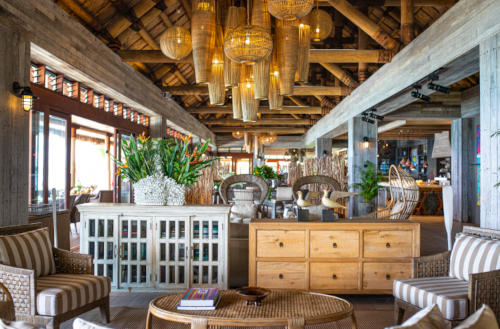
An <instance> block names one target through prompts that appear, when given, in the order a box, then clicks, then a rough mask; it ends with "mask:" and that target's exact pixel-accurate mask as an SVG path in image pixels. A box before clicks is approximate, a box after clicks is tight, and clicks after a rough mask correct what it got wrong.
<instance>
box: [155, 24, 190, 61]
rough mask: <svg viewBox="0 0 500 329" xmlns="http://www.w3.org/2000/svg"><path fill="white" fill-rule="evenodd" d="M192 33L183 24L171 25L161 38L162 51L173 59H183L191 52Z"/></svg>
mask: <svg viewBox="0 0 500 329" xmlns="http://www.w3.org/2000/svg"><path fill="white" fill-rule="evenodd" d="M192 47H193V44H192V42H191V33H189V30H188V29H185V28H183V27H182V26H171V27H169V28H168V29H167V30H166V31H165V33H163V34H162V36H161V38H160V49H161V52H162V53H163V54H164V55H165V56H167V57H168V58H171V59H176V60H179V59H183V58H184V57H186V56H187V55H189V54H190V53H191V49H192Z"/></svg>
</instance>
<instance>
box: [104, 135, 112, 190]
mask: <svg viewBox="0 0 500 329" xmlns="http://www.w3.org/2000/svg"><path fill="white" fill-rule="evenodd" d="M104 146H105V147H106V163H107V167H106V172H107V173H108V190H111V186H112V185H113V184H112V180H111V178H112V177H113V173H112V172H111V136H110V135H109V134H106V139H105V140H104Z"/></svg>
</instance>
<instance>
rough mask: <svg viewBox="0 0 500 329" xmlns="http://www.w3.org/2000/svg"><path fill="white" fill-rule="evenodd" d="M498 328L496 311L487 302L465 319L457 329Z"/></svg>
mask: <svg viewBox="0 0 500 329" xmlns="http://www.w3.org/2000/svg"><path fill="white" fill-rule="evenodd" d="M486 328H487V329H498V322H497V319H496V317H495V312H493V310H492V309H491V308H490V307H489V306H488V305H486V304H483V306H481V308H480V309H479V310H477V311H476V312H475V313H474V314H472V315H471V316H469V317H468V318H467V319H465V321H464V322H462V323H460V324H459V325H458V326H457V327H455V329H486Z"/></svg>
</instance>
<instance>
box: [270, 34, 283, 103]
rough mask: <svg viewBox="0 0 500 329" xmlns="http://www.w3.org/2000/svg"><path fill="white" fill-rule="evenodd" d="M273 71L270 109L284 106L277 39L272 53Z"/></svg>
mask: <svg viewBox="0 0 500 329" xmlns="http://www.w3.org/2000/svg"><path fill="white" fill-rule="evenodd" d="M270 68H271V70H270V71H271V72H270V75H269V97H268V99H269V109H270V110H281V107H282V106H283V96H281V95H280V85H279V84H280V80H279V77H280V71H279V60H278V47H277V41H276V39H275V40H274V48H273V53H272V54H271V65H270Z"/></svg>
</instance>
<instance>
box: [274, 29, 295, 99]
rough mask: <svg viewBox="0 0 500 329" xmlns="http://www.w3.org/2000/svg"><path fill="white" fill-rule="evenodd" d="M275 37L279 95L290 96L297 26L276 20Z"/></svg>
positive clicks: (293, 80) (293, 75)
mask: <svg viewBox="0 0 500 329" xmlns="http://www.w3.org/2000/svg"><path fill="white" fill-rule="evenodd" d="M276 38H277V40H278V61H279V77H280V79H279V81H280V95H284V96H290V95H292V94H293V85H294V83H295V72H296V71H297V60H298V56H299V28H298V27H297V25H295V24H294V23H293V22H289V21H278V24H277V28H276Z"/></svg>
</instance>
